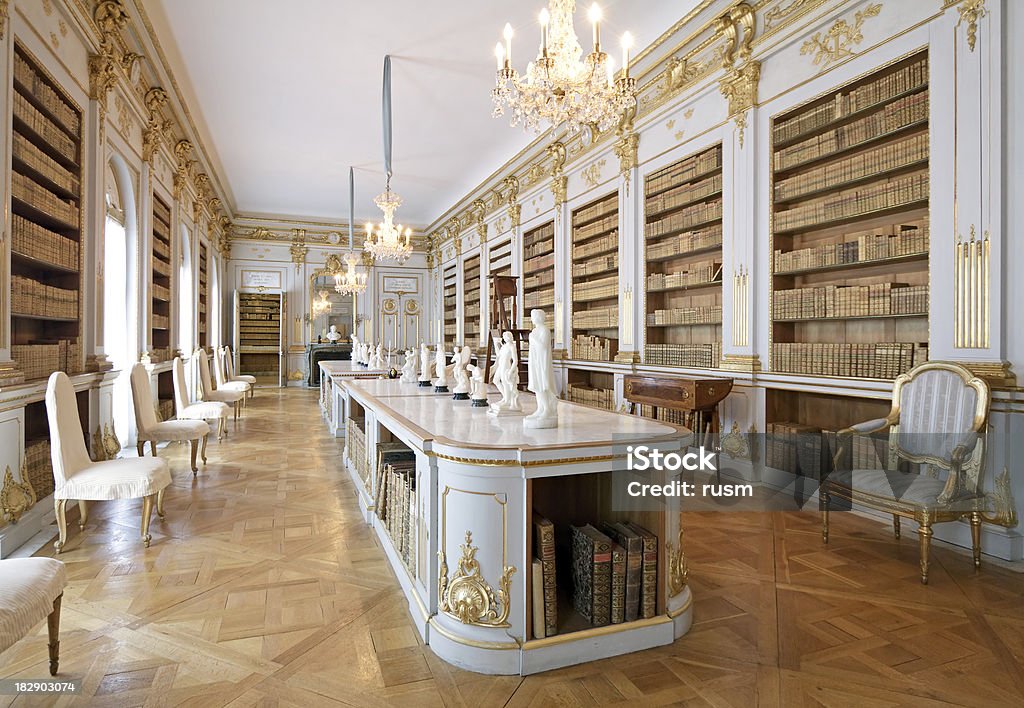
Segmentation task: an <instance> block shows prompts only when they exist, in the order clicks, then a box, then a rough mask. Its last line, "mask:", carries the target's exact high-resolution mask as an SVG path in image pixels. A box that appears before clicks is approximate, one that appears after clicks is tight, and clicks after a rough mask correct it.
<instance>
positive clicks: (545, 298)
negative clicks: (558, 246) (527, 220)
mask: <svg viewBox="0 0 1024 708" xmlns="http://www.w3.org/2000/svg"><path fill="white" fill-rule="evenodd" d="M530 310H544V312H545V313H546V314H547V321H548V326H549V327H553V326H554V322H555V223H554V222H553V221H549V222H548V223H546V224H544V225H543V226H538V227H537V228H535V229H531V230H530V231H527V232H526V233H525V234H524V235H523V312H524V313H525V315H526V318H528V317H529V315H530ZM526 318H524V319H523V321H524V322H525V321H526Z"/></svg>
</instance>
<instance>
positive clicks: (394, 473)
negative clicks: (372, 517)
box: [374, 442, 418, 577]
mask: <svg viewBox="0 0 1024 708" xmlns="http://www.w3.org/2000/svg"><path fill="white" fill-rule="evenodd" d="M376 488H377V494H376V498H375V500H374V507H375V513H376V514H377V518H379V519H380V520H381V523H382V524H383V526H384V529H385V531H386V532H387V534H388V537H389V538H390V539H391V543H392V545H393V546H394V549H395V553H397V554H398V557H399V558H401V560H402V564H403V565H405V567H406V569H407V570H408V571H409V573H410V574H411V575H412V576H413V577H416V527H417V524H418V516H417V501H416V492H417V489H416V455H415V454H414V453H413V451H412V450H410V449H409V448H408V447H406V446H405V445H403V444H402V443H395V442H389V443H378V444H377V474H376Z"/></svg>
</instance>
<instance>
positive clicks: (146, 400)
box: [131, 364, 210, 476]
mask: <svg viewBox="0 0 1024 708" xmlns="http://www.w3.org/2000/svg"><path fill="white" fill-rule="evenodd" d="M131 385H132V402H133V403H134V408H135V426H136V428H137V430H138V450H139V457H142V456H143V455H144V454H145V451H146V441H149V445H150V449H151V450H152V452H153V457H156V444H157V443H158V442H174V441H185V440H187V441H189V442H190V443H191V445H192V474H193V476H194V475H196V474H197V473H198V472H199V467H198V466H197V465H196V452H198V449H199V441H200V440H202V442H203V464H204V465H205V464H206V442H207V439H208V438H209V437H210V426H209V425H207V424H206V421H205V420H164V421H160V420H157V417H156V411H155V410H154V405H153V391H152V389H151V388H150V385H149V374H147V373H146V367H145V366H143V365H142V364H135V365H134V366H132V372H131Z"/></svg>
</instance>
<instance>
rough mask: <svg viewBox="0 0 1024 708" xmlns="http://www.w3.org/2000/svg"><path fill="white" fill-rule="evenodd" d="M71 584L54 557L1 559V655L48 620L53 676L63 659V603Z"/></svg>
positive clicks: (51, 674) (61, 564)
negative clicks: (61, 625)
mask: <svg viewBox="0 0 1024 708" xmlns="http://www.w3.org/2000/svg"><path fill="white" fill-rule="evenodd" d="M66 585H67V572H66V571H65V569H64V564H63V563H61V562H60V561H59V560H54V559H53V558H8V559H6V560H0V653H2V652H4V651H6V650H7V649H8V648H9V647H11V646H12V645H14V643H15V642H17V641H19V640H20V639H21V638H22V637H25V636H28V634H29V632H31V631H32V628H33V627H35V626H36V625H37V624H39V622H41V621H43V620H44V619H45V620H46V628H47V631H48V633H49V639H50V641H49V647H50V676H56V675H57V665H58V661H59V659H60V603H61V598H62V597H64V586H66Z"/></svg>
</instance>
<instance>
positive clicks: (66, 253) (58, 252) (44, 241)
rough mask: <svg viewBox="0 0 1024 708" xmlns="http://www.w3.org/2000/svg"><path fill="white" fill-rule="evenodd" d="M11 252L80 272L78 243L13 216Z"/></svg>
mask: <svg viewBox="0 0 1024 708" xmlns="http://www.w3.org/2000/svg"><path fill="white" fill-rule="evenodd" d="M11 250H12V252H13V254H14V255H20V256H24V257H27V258H33V259H35V260H38V261H43V262H44V264H48V265H52V266H57V267H59V268H62V269H64V270H69V271H77V270H78V241H75V240H74V239H70V238H66V237H64V236H61V235H60V234H58V233H54V232H53V231H50V230H49V229H47V228H46V227H44V226H40V225H39V224H34V223H32V222H31V221H29V220H28V219H25V218H23V217H21V216H18V215H17V214H13V215H11Z"/></svg>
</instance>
